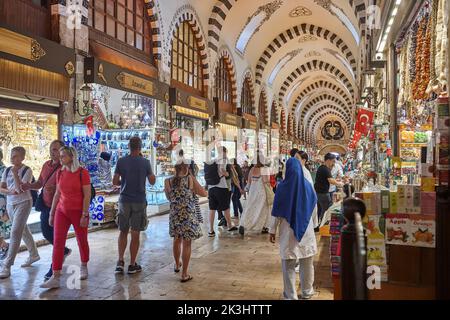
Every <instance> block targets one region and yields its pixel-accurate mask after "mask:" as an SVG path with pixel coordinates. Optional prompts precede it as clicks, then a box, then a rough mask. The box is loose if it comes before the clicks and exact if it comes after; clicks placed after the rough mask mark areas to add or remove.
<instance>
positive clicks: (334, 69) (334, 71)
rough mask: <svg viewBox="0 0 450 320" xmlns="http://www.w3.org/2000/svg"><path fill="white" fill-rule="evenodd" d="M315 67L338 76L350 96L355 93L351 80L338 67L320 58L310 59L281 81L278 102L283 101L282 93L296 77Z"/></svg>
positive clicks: (283, 93)
mask: <svg viewBox="0 0 450 320" xmlns="http://www.w3.org/2000/svg"><path fill="white" fill-rule="evenodd" d="M317 69H320V70H322V71H326V72H328V73H330V74H332V75H334V76H336V77H337V78H339V79H340V80H341V81H342V82H343V83H344V85H345V86H346V87H347V89H348V91H349V92H350V94H351V95H352V96H354V95H355V91H354V89H353V86H352V82H350V80H349V79H348V78H347V76H346V75H345V74H344V73H343V72H342V71H341V70H340V69H338V68H337V67H335V66H334V65H331V64H329V63H327V62H324V61H321V60H312V61H309V62H307V63H305V64H303V65H301V66H300V67H298V68H297V69H295V70H294V71H293V72H292V73H291V74H290V75H289V76H288V77H287V78H286V80H285V81H284V82H283V85H282V86H281V88H280V102H282V101H283V98H284V95H285V94H286V92H287V91H288V89H289V87H290V86H291V85H292V83H293V82H294V81H295V80H296V79H298V78H300V77H301V76H302V75H303V74H305V73H307V72H312V71H315V70H317Z"/></svg>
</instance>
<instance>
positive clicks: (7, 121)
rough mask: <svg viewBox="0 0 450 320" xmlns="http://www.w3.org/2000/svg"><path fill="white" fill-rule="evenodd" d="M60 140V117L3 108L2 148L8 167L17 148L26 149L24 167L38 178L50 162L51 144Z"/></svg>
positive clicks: (0, 125) (0, 122)
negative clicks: (47, 162)
mask: <svg viewBox="0 0 450 320" xmlns="http://www.w3.org/2000/svg"><path fill="white" fill-rule="evenodd" d="M57 138H58V117H57V116H56V115H53V114H46V113H40V112H29V111H20V110H12V109H5V108H0V148H1V150H2V151H3V155H4V159H3V160H4V162H5V165H7V166H8V165H9V154H10V152H11V149H12V148H13V147H15V146H23V147H24V148H25V149H26V156H25V161H24V162H25V164H26V165H27V166H29V167H30V168H31V169H32V170H33V174H34V176H35V177H37V176H39V173H40V171H41V168H42V164H43V163H44V162H45V161H47V160H48V159H49V154H48V152H49V151H48V150H49V147H50V143H51V142H52V141H53V140H55V139H57Z"/></svg>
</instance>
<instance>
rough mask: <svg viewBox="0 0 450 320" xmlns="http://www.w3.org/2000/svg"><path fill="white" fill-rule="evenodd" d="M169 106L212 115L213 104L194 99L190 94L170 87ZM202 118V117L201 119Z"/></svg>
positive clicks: (208, 101) (200, 98)
mask: <svg viewBox="0 0 450 320" xmlns="http://www.w3.org/2000/svg"><path fill="white" fill-rule="evenodd" d="M169 104H170V105H172V106H177V107H182V108H183V109H186V110H192V111H195V112H200V113H203V114H206V115H207V116H211V115H214V103H213V102H212V101H211V100H208V99H205V98H202V97H195V96H193V95H192V94H191V93H188V92H186V91H184V90H180V89H178V88H176V87H172V88H170V90H169ZM202 118H203V117H202Z"/></svg>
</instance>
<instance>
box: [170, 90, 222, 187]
mask: <svg viewBox="0 0 450 320" xmlns="http://www.w3.org/2000/svg"><path fill="white" fill-rule="evenodd" d="M170 105H171V106H172V107H173V108H174V111H175V112H176V116H175V121H174V127H175V128H176V129H175V131H174V134H173V135H172V143H173V144H174V145H175V148H174V150H175V152H176V150H179V149H183V151H184V156H185V158H186V159H192V160H193V161H194V162H195V164H196V165H197V166H198V167H199V175H198V177H197V178H198V180H199V182H200V183H201V184H204V183H205V182H204V173H203V166H204V162H205V161H206V160H207V159H208V155H207V140H208V139H209V138H210V137H207V135H205V132H207V131H208V129H209V123H210V122H209V120H210V118H211V117H213V116H214V102H213V101H211V100H208V99H205V98H203V97H200V96H196V95H193V94H190V93H188V92H186V91H183V90H181V89H179V88H170ZM210 156H211V155H210Z"/></svg>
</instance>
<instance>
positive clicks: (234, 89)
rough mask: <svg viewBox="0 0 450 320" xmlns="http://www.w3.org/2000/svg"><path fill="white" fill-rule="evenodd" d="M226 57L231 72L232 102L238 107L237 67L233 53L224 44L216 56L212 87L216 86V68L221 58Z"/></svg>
mask: <svg viewBox="0 0 450 320" xmlns="http://www.w3.org/2000/svg"><path fill="white" fill-rule="evenodd" d="M222 58H224V59H225V62H226V64H227V67H228V71H229V72H230V77H231V92H232V103H233V105H234V107H235V108H237V106H238V100H237V97H238V93H237V80H236V67H235V64H234V59H233V55H232V54H231V53H230V50H229V49H228V48H227V47H226V46H223V47H222V48H221V49H220V50H219V54H218V55H217V57H216V62H215V64H214V68H213V69H212V71H211V72H212V77H211V80H212V82H211V88H213V87H214V84H213V83H214V81H215V78H216V68H217V64H218V63H219V61H220V59H222Z"/></svg>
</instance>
